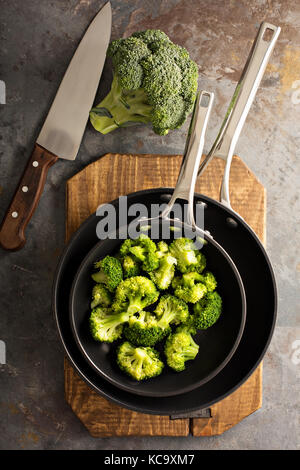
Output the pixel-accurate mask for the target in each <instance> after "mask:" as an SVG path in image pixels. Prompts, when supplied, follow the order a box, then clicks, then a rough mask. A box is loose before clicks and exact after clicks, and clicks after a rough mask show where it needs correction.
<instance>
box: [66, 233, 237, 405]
mask: <svg viewBox="0 0 300 470" xmlns="http://www.w3.org/2000/svg"><path fill="white" fill-rule="evenodd" d="M119 245H120V240H103V241H101V242H100V243H97V245H96V246H95V247H93V248H92V250H91V251H90V252H89V253H88V254H87V256H86V257H85V258H84V260H83V262H82V263H81V265H80V267H79V269H78V271H77V273H76V275H75V278H74V282H73V284H72V288H71V295H70V323H71V327H72V331H73V334H74V337H75V340H76V342H77V345H78V347H79V349H80V350H81V352H82V354H83V356H84V358H85V359H86V360H87V361H88V363H89V364H90V365H91V366H92V367H93V368H94V369H95V371H96V372H98V373H99V374H100V375H101V376H102V377H103V378H105V379H106V380H108V381H109V382H111V383H112V384H113V385H115V386H117V387H119V388H121V389H123V390H126V391H128V392H131V393H136V394H139V395H144V396H152V397H162V396H171V395H179V394H181V393H185V392H188V391H190V390H193V389H194V388H197V387H199V386H200V385H202V384H204V383H205V382H207V381H208V380H210V379H211V378H212V377H214V376H215V375H216V374H217V373H219V372H220V370H222V368H223V367H225V365H226V364H227V362H228V361H229V360H230V358H231V357H232V355H233V354H234V352H235V350H236V348H237V346H238V344H239V341H240V339H241V336H242V333H243V329H244V325H245V320H246V299H245V293H244V287H243V284H242V281H241V278H240V275H239V273H238V271H237V269H236V267H235V266H234V264H233V263H232V261H231V259H230V257H229V256H228V255H227V253H226V252H225V251H224V250H223V249H222V248H221V247H220V246H219V245H218V244H216V243H215V242H214V241H213V240H208V243H207V244H206V245H205V246H204V248H203V250H202V251H203V252H204V254H205V256H206V259H207V266H209V269H210V270H211V271H212V272H213V273H214V274H215V276H216V278H217V279H218V281H219V282H218V292H219V294H220V295H221V297H222V300H223V311H222V315H221V317H220V318H219V320H218V321H217V322H216V324H215V325H213V326H212V327H210V328H208V329H207V330H203V331H199V332H198V333H197V335H196V336H195V337H194V339H195V341H196V343H197V344H199V353H198V355H197V356H196V359H195V360H193V361H190V362H188V363H187V367H186V369H185V370H184V371H183V372H180V373H176V372H174V371H172V369H170V368H169V367H167V366H166V367H165V368H164V370H163V373H162V374H161V375H160V376H158V377H155V378H154V379H151V380H146V381H143V382H136V381H134V380H132V379H130V378H129V377H127V376H126V375H125V374H124V373H123V372H122V371H121V370H120V369H119V368H118V366H117V365H116V348H117V346H118V344H119V343H120V342H114V343H111V344H106V343H99V342H97V341H95V340H94V339H93V338H92V336H91V334H90V331H89V321H88V320H89V315H90V311H91V310H90V302H91V290H92V285H93V283H92V282H91V272H92V268H93V265H94V262H95V261H97V260H99V259H101V258H103V257H104V256H106V255H108V254H110V255H112V254H114V253H115V252H116V251H117V250H118V248H119ZM155 347H156V349H158V350H159V352H160V353H161V357H162V358H163V345H162V344H159V345H156V346H155Z"/></svg>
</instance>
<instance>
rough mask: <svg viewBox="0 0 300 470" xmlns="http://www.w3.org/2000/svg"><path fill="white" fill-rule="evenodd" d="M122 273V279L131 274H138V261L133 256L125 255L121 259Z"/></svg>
mask: <svg viewBox="0 0 300 470" xmlns="http://www.w3.org/2000/svg"><path fill="white" fill-rule="evenodd" d="M121 262H122V267H123V275H124V279H127V278H128V277H132V276H138V275H139V274H140V266H139V263H138V262H137V261H136V260H135V259H134V258H133V256H130V255H126V256H124V258H123V259H122V261H121Z"/></svg>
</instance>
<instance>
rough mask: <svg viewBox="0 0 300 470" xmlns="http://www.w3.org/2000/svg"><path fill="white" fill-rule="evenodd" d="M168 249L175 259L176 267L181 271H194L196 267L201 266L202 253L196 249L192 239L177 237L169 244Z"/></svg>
mask: <svg viewBox="0 0 300 470" xmlns="http://www.w3.org/2000/svg"><path fill="white" fill-rule="evenodd" d="M169 249H170V253H171V255H172V256H174V258H176V259H177V269H178V270H179V271H180V272H181V273H187V272H189V271H191V270H193V271H196V270H197V269H196V267H199V268H200V269H201V268H202V263H203V259H204V258H203V257H204V255H203V254H202V253H200V252H199V251H198V250H196V248H195V245H194V242H193V240H190V239H189V238H184V237H182V238H177V239H175V240H174V241H173V242H172V243H171V244H170V247H169Z"/></svg>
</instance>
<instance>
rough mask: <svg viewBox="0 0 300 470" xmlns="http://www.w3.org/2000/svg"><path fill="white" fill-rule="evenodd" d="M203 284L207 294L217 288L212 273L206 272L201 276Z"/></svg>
mask: <svg viewBox="0 0 300 470" xmlns="http://www.w3.org/2000/svg"><path fill="white" fill-rule="evenodd" d="M202 276H203V283H204V284H205V286H206V289H207V292H213V291H214V290H215V288H216V287H217V280H216V278H215V276H214V275H213V273H211V272H210V271H206V272H205V273H204V274H203V275H202Z"/></svg>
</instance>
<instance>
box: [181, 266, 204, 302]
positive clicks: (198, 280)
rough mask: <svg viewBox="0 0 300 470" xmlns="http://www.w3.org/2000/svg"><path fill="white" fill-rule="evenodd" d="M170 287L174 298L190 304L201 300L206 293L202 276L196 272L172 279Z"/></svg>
mask: <svg viewBox="0 0 300 470" xmlns="http://www.w3.org/2000/svg"><path fill="white" fill-rule="evenodd" d="M172 287H173V289H174V294H175V295H176V297H178V298H179V299H182V300H184V301H185V302H190V303H192V304H194V303H196V302H198V301H199V300H200V299H202V297H203V296H204V295H205V294H206V292H207V287H206V285H205V284H204V279H203V276H202V275H201V274H199V273H197V272H190V273H186V274H183V275H182V276H181V277H180V276H176V277H174V279H173V281H172Z"/></svg>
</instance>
